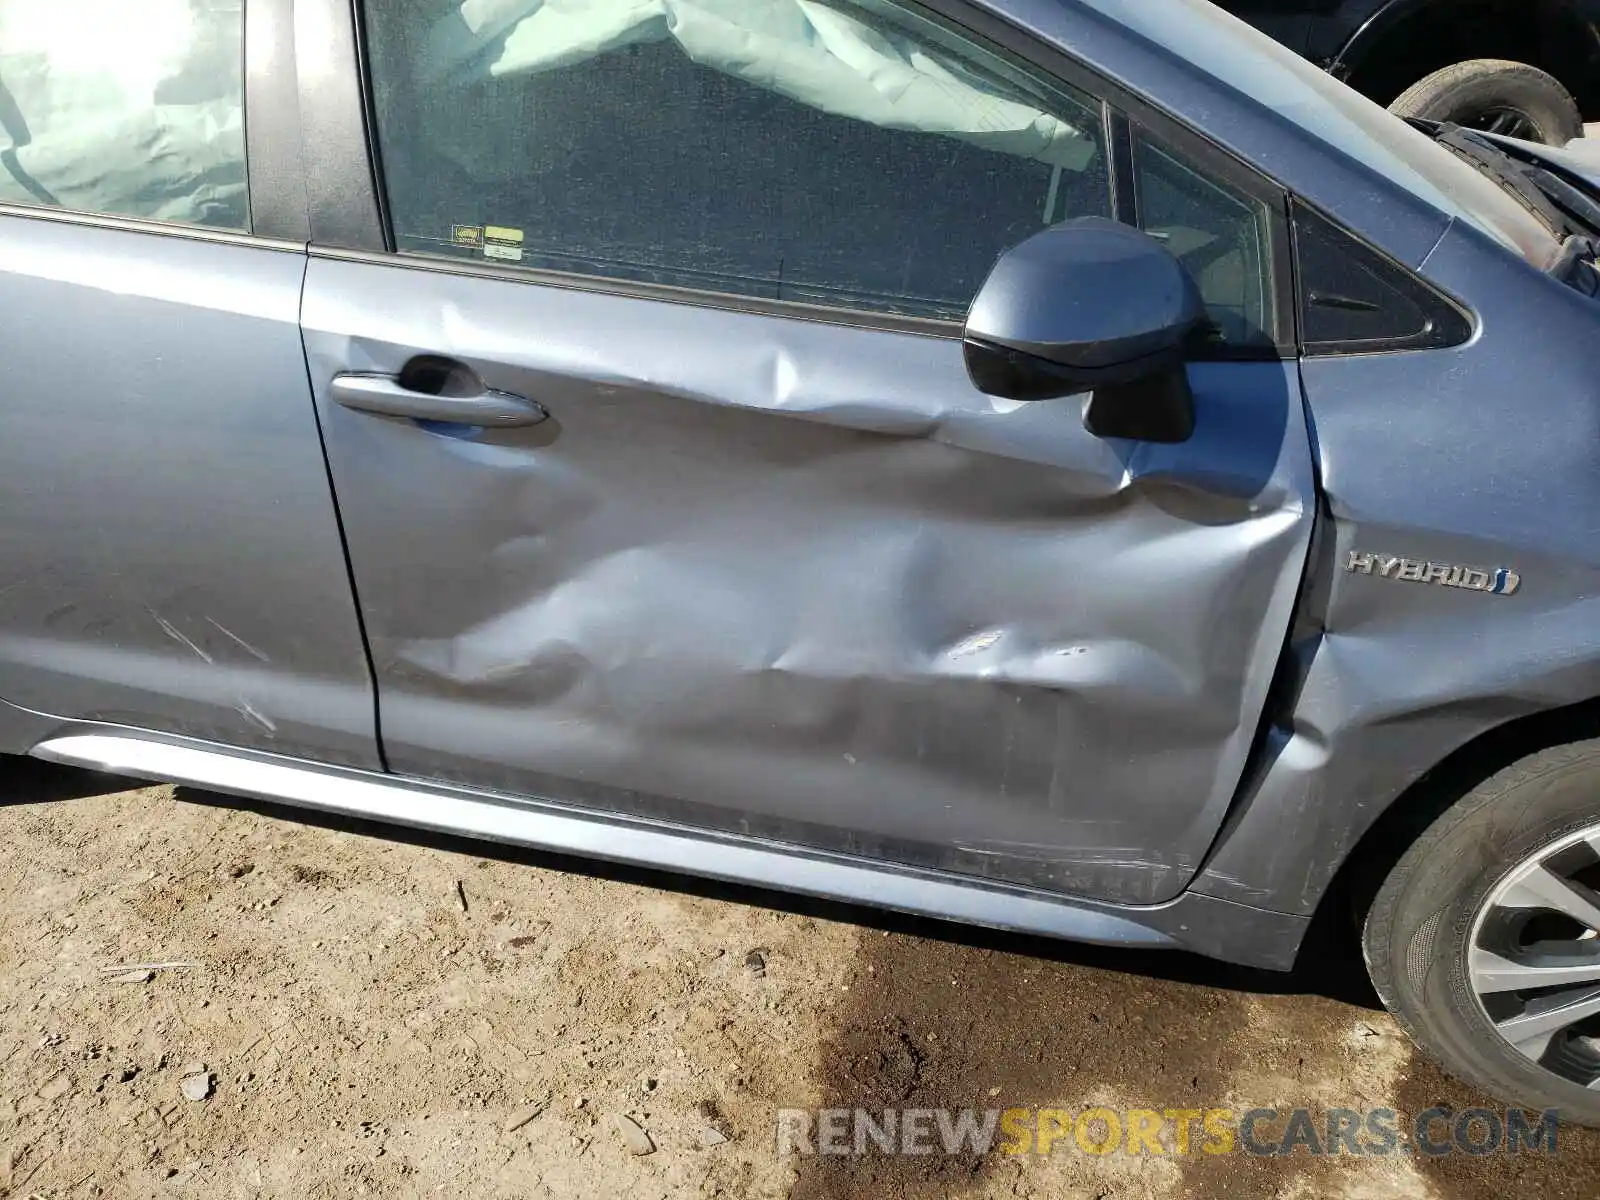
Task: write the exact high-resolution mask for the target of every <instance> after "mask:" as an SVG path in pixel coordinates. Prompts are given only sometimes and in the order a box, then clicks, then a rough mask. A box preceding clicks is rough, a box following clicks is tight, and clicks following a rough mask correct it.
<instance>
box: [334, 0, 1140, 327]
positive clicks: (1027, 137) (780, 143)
mask: <svg viewBox="0 0 1600 1200" xmlns="http://www.w3.org/2000/svg"><path fill="white" fill-rule="evenodd" d="M364 8H365V11H366V16H365V19H366V22H367V35H368V41H369V45H370V55H371V61H370V68H371V73H372V86H373V94H374V107H375V110H376V118H377V131H378V137H379V145H380V149H381V153H382V162H383V169H384V174H385V176H386V182H387V200H388V207H389V212H390V217H391V222H392V226H393V232H394V238H395V242H396V245H397V248H398V249H399V250H401V251H403V252H411V253H422V254H441V255H452V256H460V257H464V258H470V259H477V260H480V261H482V260H487V261H489V262H498V263H501V264H512V265H520V266H523V267H528V268H539V269H545V270H555V271H562V272H569V273H577V274H580V275H589V276H596V277H603V278H607V279H618V280H632V281H641V282H648V283H658V284H668V285H677V286H682V287H689V288H695V289H700V290H704V291H711V292H722V293H733V294H737V295H745V296H757V297H766V298H770V299H776V300H791V301H802V302H809V303H818V304H824V305H831V306H837V307H846V308H851V309H857V310H866V311H870V312H881V313H895V314H905V315H912V316H922V317H934V318H944V319H960V318H961V317H963V316H964V315H965V313H966V310H967V308H968V306H969V304H970V302H971V300H972V297H973V296H974V294H975V293H976V292H977V289H978V287H979V285H980V284H981V283H982V282H983V279H984V276H985V275H986V274H987V272H988V270H989V268H990V267H991V265H992V264H993V262H994V260H995V258H996V257H997V256H998V255H999V254H1000V252H1001V251H1002V250H1004V249H1006V248H1007V247H1009V246H1012V245H1014V244H1016V243H1018V242H1020V241H1022V240H1023V239H1024V238H1026V237H1027V236H1029V235H1030V234H1031V233H1033V232H1035V231H1037V230H1038V229H1040V228H1042V227H1044V226H1046V225H1050V224H1053V223H1056V222H1059V221H1061V220H1064V219H1066V218H1069V217H1079V216H1087V215H1091V214H1097V215H1106V216H1108V215H1110V197H1109V186H1108V176H1109V172H1108V167H1107V162H1106V154H1105V144H1104V135H1103V127H1104V125H1103V120H1102V116H1101V110H1100V107H1099V105H1098V104H1097V103H1096V102H1094V101H1093V100H1091V99H1090V98H1088V97H1086V96H1083V95H1080V94H1078V93H1075V92H1072V91H1070V90H1067V89H1065V88H1063V87H1061V86H1058V85H1054V84H1050V85H1046V84H1044V83H1043V82H1042V81H1040V80H1039V79H1037V78H1036V77H1034V76H1033V75H1031V74H1030V73H1028V72H1026V71H1024V70H1021V69H1019V68H1018V67H1017V66H1016V65H1015V64H1013V63H1012V62H1011V61H1009V60H1008V59H1005V58H1003V57H1001V56H1000V55H998V54H995V53H992V52H990V51H989V50H987V49H985V48H983V47H981V46H979V45H977V44H975V43H974V42H973V41H972V40H971V39H970V38H968V37H966V36H964V35H961V34H958V33H956V32H954V31H953V30H951V29H949V28H947V27H945V26H944V25H942V24H939V23H935V22H934V21H932V20H929V19H927V18H925V17H922V16H920V15H917V14H916V13H915V12H914V11H913V10H912V9H910V8H909V7H903V6H902V5H900V4H897V3H892V2H890V0H566V2H564V3H559V4H557V3H540V2H538V0H464V2H460V3H452V4H449V5H445V6H443V7H441V6H440V5H438V4H436V3H433V2H430V0H368V2H367V3H366V4H365V5H364Z"/></svg>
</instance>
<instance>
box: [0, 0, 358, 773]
mask: <svg viewBox="0 0 1600 1200" xmlns="http://www.w3.org/2000/svg"><path fill="white" fill-rule="evenodd" d="M290 12H291V5H290V4H289V3H288V0H249V11H248V12H246V11H245V10H244V7H243V5H242V3H241V0H158V2H152V3H141V4H128V5H108V4H104V3H83V2H81V0H57V2H56V3H50V4H42V3H36V2H33V0H0V311H3V312H4V314H5V317H4V320H3V321H0V365H3V369H4V373H5V385H4V389H3V393H0V514H3V519H0V699H3V700H4V701H7V702H9V703H11V704H13V705H16V706H20V707H23V708H26V709H30V710H33V711H35V712H40V713H45V714H49V715H50V716H53V717H56V718H63V719H70V720H91V721H106V722H114V723H117V724H121V725H126V726H132V727H136V728H140V729H149V730H157V731H161V732H164V733H175V734H187V735H192V736H196V737H201V738H205V739H208V740H212V741H216V742H222V743H227V744H230V745H235V746H244V747H251V748H255V749H263V750H272V751H278V752H282V753H287V754H294V755H301V756H305V757H309V758H316V759H321V760H325V761H333V762H339V763H344V764H349V765H357V766H367V767H373V766H377V765H378V755H377V742H376V734H375V728H374V719H373V708H372V688H371V680H370V675H369V672H368V669H367V664H366V658H365V651H364V648H363V645H362V639H361V632H360V625H359V621H358V618H357V615H356V612H355V609H354V606H353V604H352V601H351V597H350V586H349V579H348V572H347V569H346V565H345V560H344V554H343V548H342V546H341V543H340V538H339V529H338V521H337V516H336V513H335V511H334V507H333V500H332V495H331V493H330V490H329V485H328V477H327V469H326V464H325V462H324V460H323V455H322V448H321V444H320V441H319V438H318V431H317V423H316V413H315V411H314V409H313V407H312V403H311V397H310V393H309V389H308V387H307V382H306V375H305V361H304V356H303V353H302V349H301V343H300V336H299V329H298V317H299V304H300V292H301V286H302V283H303V280H304V276H305V264H306V257H305V237H306V209H305V195H304V189H303V187H302V186H301V184H300V173H299V172H300V164H299V152H298V144H299V137H300V130H299V124H298V120H297V116H296V99H295V80H294V73H293V57H292V54H291V52H290V50H291V45H292V40H291V33H292V21H291V17H290ZM0 748H4V749H12V750H25V749H27V747H26V746H5V747H0Z"/></svg>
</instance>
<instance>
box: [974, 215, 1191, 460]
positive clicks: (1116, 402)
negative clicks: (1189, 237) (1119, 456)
mask: <svg viewBox="0 0 1600 1200" xmlns="http://www.w3.org/2000/svg"><path fill="white" fill-rule="evenodd" d="M1205 320H1206V310H1205V304H1204V303H1203V302H1202V301H1201V299H1200V293H1199V291H1198V290H1197V289H1196V287H1195V285H1194V281H1193V280H1192V279H1191V278H1190V277H1189V273H1188V272H1187V271H1185V270H1184V269H1183V266H1182V265H1181V264H1180V263H1179V262H1178V260H1177V259H1176V258H1174V257H1173V256H1172V255H1171V254H1170V253H1169V252H1168V251H1167V248H1166V247H1165V246H1163V245H1162V244H1161V243H1160V242H1158V241H1157V240H1156V239H1155V238H1153V237H1151V236H1150V235H1149V234H1147V233H1143V232H1141V231H1140V230H1137V229H1134V228H1132V227H1131V226H1128V225H1119V224H1118V223H1117V222H1115V221H1108V220H1106V219H1105V218H1104V217H1084V218H1081V219H1079V220H1075V221H1065V222H1063V223H1062V224H1060V225H1054V226H1051V227H1050V228H1049V229H1046V230H1044V231H1042V232H1040V233H1036V234H1034V235H1033V236H1032V237H1030V238H1029V239H1028V240H1027V241H1025V242H1023V243H1022V244H1021V245H1019V246H1016V247H1014V248H1013V249H1011V250H1008V251H1006V253H1005V254H1003V255H1001V256H1000V261H999V262H997V263H995V265H994V269H993V270H992V271H990V272H989V278H988V280H987V281H985V283H984V285H983V288H982V289H981V290H980V291H979V292H978V298H977V299H976V300H975V301H973V304H972V311H971V312H970V313H969V314H968V315H967V328H966V335H965V344H966V360H967V374H968V375H970V376H971V377H972V382H973V383H974V384H975V385H976V386H977V387H978V389H979V390H980V391H983V392H986V393H988V394H989V395H991V396H1002V397H1004V398H1006V399H1009V400H1051V399H1055V398H1056V397H1059V396H1075V395H1079V394H1081V393H1084V392H1093V393H1094V395H1093V396H1092V397H1091V398H1090V400H1089V403H1088V405H1087V406H1086V407H1085V409H1084V418H1083V419H1084V424H1085V426H1087V428H1088V430H1089V432H1090V433H1092V434H1094V435H1095V436H1096V437H1104V438H1134V439H1138V440H1141V441H1150V442H1183V441H1187V440H1188V439H1189V437H1190V436H1191V435H1192V434H1193V433H1194V394H1193V393H1192V392H1191V391H1190V390H1189V378H1188V375H1187V374H1186V373H1185V371H1184V359H1185V350H1186V348H1187V345H1188V343H1189V340H1190V336H1191V335H1192V334H1193V333H1194V331H1195V330H1197V329H1199V328H1201V327H1202V326H1203V325H1204V324H1205Z"/></svg>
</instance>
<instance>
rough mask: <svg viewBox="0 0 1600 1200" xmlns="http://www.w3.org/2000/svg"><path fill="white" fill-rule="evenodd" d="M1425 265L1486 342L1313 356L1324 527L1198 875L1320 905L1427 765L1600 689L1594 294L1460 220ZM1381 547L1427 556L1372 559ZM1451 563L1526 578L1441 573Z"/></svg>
mask: <svg viewBox="0 0 1600 1200" xmlns="http://www.w3.org/2000/svg"><path fill="white" fill-rule="evenodd" d="M1424 273H1425V274H1427V275H1428V276H1430V277H1431V278H1433V279H1434V280H1435V281H1436V282H1438V283H1439V284H1440V286H1442V287H1444V288H1445V289H1446V290H1448V291H1449V292H1451V293H1452V294H1454V295H1456V296H1459V297H1462V298H1463V299H1464V300H1465V301H1467V302H1468V303H1469V304H1470V305H1472V307H1473V308H1474V309H1475V310H1476V313H1477V317H1478V323H1479V329H1478V334H1477V336H1476V337H1475V338H1474V339H1473V340H1472V341H1471V342H1469V343H1468V344H1467V345H1464V346H1460V347H1457V348H1454V349H1449V350H1427V351H1417V352H1407V353H1394V354H1369V355H1359V356H1347V357H1329V358H1311V359H1307V360H1306V361H1305V362H1304V363H1303V365H1302V382H1303V384H1304V387H1305V393H1306V402H1307V412H1308V417H1309V419H1310V422H1311V424H1312V426H1313V429H1314V434H1315V438H1316V443H1317V447H1318V461H1319V465H1320V469H1321V478H1322V487H1323V492H1324V496H1323V509H1324V515H1323V518H1322V521H1321V525H1320V528H1319V532H1318V542H1317V546H1318V549H1317V550H1316V552H1315V554H1314V555H1313V564H1314V565H1313V567H1312V570H1311V574H1310V576H1309V581H1308V585H1307V586H1306V588H1305V589H1304V590H1303V598H1302V603H1301V613H1300V617H1299V620H1298V622H1297V633H1296V635H1295V636H1294V638H1293V639H1292V645H1291V650H1290V655H1289V657H1288V659H1287V661H1286V662H1285V663H1284V664H1282V666H1281V667H1280V672H1279V685H1280V686H1279V688H1278V690H1277V695H1278V700H1277V704H1276V706H1275V708H1274V712H1273V716H1272V718H1271V720H1270V724H1269V726H1268V729H1267V732H1266V733H1265V734H1264V736H1263V737H1262V738H1261V739H1260V744H1259V746H1258V754H1257V757H1256V760H1255V762H1254V764H1253V770H1252V774H1251V776H1250V777H1249V779H1248V781H1247V783H1246V785H1245V787H1244V788H1243V789H1242V791H1241V794H1240V798H1239V799H1238V800H1237V801H1236V803H1235V806H1234V809H1233V811H1232V812H1231V813H1230V816H1229V820H1228V822H1227V824H1226V826H1225V828H1224V832H1223V834H1222V835H1221V837H1220V838H1219V840H1218V842H1217V844H1216V845H1215V846H1214V847H1213V850H1212V853H1211V854H1210V856H1209V857H1208V859H1207V861H1206V862H1205V864H1204V866H1203V867H1202V871H1201V874H1200V876H1199V877H1198V878H1197V880H1196V882H1195V884H1194V885H1193V886H1194V888H1195V889H1196V890H1198V891H1202V892H1205V893H1207V894H1211V895H1215V896H1220V897H1225V898H1228V899H1231V900H1235V901H1242V902H1244V903H1249V904H1254V905H1258V906H1260V907H1263V908H1268V909H1272V910H1275V911H1280V912H1285V913H1300V914H1304V913H1309V912H1311V911H1313V910H1314V909H1315V908H1316V906H1317V904H1318V902H1319V901H1320V900H1321V898H1322V896H1323V893H1324V891H1325V890H1326V888H1327V886H1328V884H1329V883H1330V882H1331V880H1332V879H1333V877H1334V875H1335V874H1336V873H1337V871H1338V870H1339V868H1340V866H1341V865H1342V864H1343V862H1344V861H1345V859H1346V857H1347V856H1348V855H1349V853H1350V851H1351V850H1352V848H1353V847H1355V846H1356V845H1357V844H1358V842H1359V841H1360V840H1361V838H1362V837H1363V836H1364V835H1365V834H1366V832H1367V831H1368V830H1369V829H1370V828H1371V827H1372V825H1373V823H1374V822H1375V821H1377V820H1378V819H1379V818H1380V817H1381V816H1382V815H1383V814H1384V813H1385V812H1386V811H1387V810H1388V809H1389V807H1390V806H1391V805H1392V804H1393V803H1394V802H1395V801H1396V799H1397V798H1399V797H1401V796H1402V795H1404V794H1406V793H1407V791H1408V789H1410V788H1411V787H1412V786H1413V785H1414V784H1416V783H1417V782H1418V781H1419V780H1420V779H1422V777H1423V776H1424V775H1426V774H1427V773H1428V772H1430V771H1432V770H1433V769H1434V768H1436V767H1437V766H1439V765H1440V764H1441V763H1444V762H1445V761H1446V760H1447V759H1450V758H1451V756H1452V755H1454V754H1455V753H1456V752H1457V751H1458V750H1461V749H1462V748H1463V747H1467V746H1470V745H1473V744H1475V743H1476V742H1477V740H1478V739H1482V738H1484V737H1485V736H1486V735H1489V734H1491V732H1492V731H1496V730H1501V729H1503V728H1505V727H1508V726H1510V725H1512V724H1513V723H1517V722H1521V721H1522V720H1523V719H1525V718H1530V717H1539V716H1540V715H1541V714H1556V713H1561V712H1563V711H1566V710H1568V709H1571V708H1572V707H1573V706H1576V705H1581V704H1583V703H1584V702H1586V701H1589V700H1591V699H1593V698H1594V697H1596V696H1600V638H1597V637H1596V630H1600V399H1597V393H1596V389H1595V382H1594V380H1595V367H1594V361H1595V360H1594V357H1593V354H1592V352H1591V350H1590V347H1592V346H1594V345H1595V344H1596V343H1597V342H1600V305H1597V304H1596V303H1595V302H1594V301H1593V300H1590V299H1588V298H1586V297H1584V296H1581V295H1580V294H1578V293H1577V292H1575V291H1573V290H1571V289H1570V288H1567V287H1564V286H1563V285H1561V284H1560V283H1558V282H1556V281H1555V280H1553V279H1551V278H1550V277H1548V276H1546V275H1544V274H1542V273H1541V272H1539V271H1538V270H1536V269H1535V268H1534V267H1532V266H1530V265H1529V264H1527V263H1526V262H1523V261H1522V260H1521V259H1519V258H1517V257H1515V256H1514V255H1512V254H1511V253H1510V252H1508V251H1506V250H1505V249H1504V248H1502V247H1500V246H1499V245H1498V244H1496V243H1493V242H1492V241H1490V240H1489V239H1488V238H1487V237H1486V236H1485V235H1482V234H1480V233H1477V232H1476V231H1474V230H1471V229H1469V228H1467V227H1466V226H1464V225H1463V224H1462V223H1460V222H1457V223H1456V224H1455V225H1454V226H1453V227H1452V228H1451V230H1450V231H1449V233H1447V235H1446V237H1445V239H1444V240H1443V241H1442V242H1441V243H1440V246H1439V248H1438V249H1437V250H1436V251H1435V252H1434V254H1433V255H1431V256H1430V257H1429V259H1428V260H1427V262H1426V264H1425V266H1424ZM1352 554H1354V555H1356V556H1357V557H1356V559H1355V561H1354V563H1352V559H1351V556H1352ZM1368 555H1372V556H1377V557H1378V558H1380V559H1390V558H1399V559H1404V560H1407V561H1408V562H1410V563H1416V564H1422V569H1420V570H1419V569H1416V568H1410V569H1407V570H1405V571H1402V570H1400V569H1399V567H1390V569H1388V570H1387V571H1385V570H1382V569H1375V570H1374V571H1373V572H1371V573H1368V572H1367V571H1366V569H1365V568H1366V561H1367V558H1366V556H1368ZM1430 564H1434V565H1437V566H1438V567H1440V568H1442V573H1439V574H1433V575H1432V578H1431V581H1430V578H1429V572H1428V571H1427V566H1428V565H1430ZM1352 567H1354V569H1353V570H1352ZM1455 567H1460V568H1463V569H1468V568H1470V569H1473V570H1475V571H1482V572H1483V576H1482V579H1483V581H1485V582H1486V583H1487V581H1491V580H1495V579H1496V578H1500V579H1504V580H1507V581H1509V579H1510V575H1511V573H1515V574H1516V575H1518V576H1520V584H1519V586H1517V587H1515V588H1514V589H1513V588H1512V587H1511V586H1510V585H1509V582H1507V584H1506V585H1504V586H1502V587H1501V588H1500V589H1499V591H1498V592H1496V591H1494V590H1492V587H1491V590H1483V591H1473V590H1469V589H1466V588H1462V587H1459V586H1450V583H1451V581H1452V578H1453V577H1452V576H1451V574H1450V570H1451V568H1455ZM1500 568H1505V569H1506V571H1507V572H1508V573H1507V575H1505V576H1498V570H1499V569H1500ZM1418 576H1420V578H1418ZM1474 578H1478V577H1476V576H1474ZM1458 581H1459V580H1458ZM1578 736H1584V735H1581V734H1580V735H1578ZM1558 740H1566V739H1558ZM1499 765H1503V763H1500V762H1496V763H1492V764H1489V765H1488V766H1487V767H1486V769H1485V771H1484V772H1483V773H1487V772H1489V771H1492V770H1494V769H1496V768H1497V767H1498V766H1499ZM1480 778H1481V775H1480ZM1472 782H1476V780H1469V781H1468V783H1467V786H1471V783H1472Z"/></svg>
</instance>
